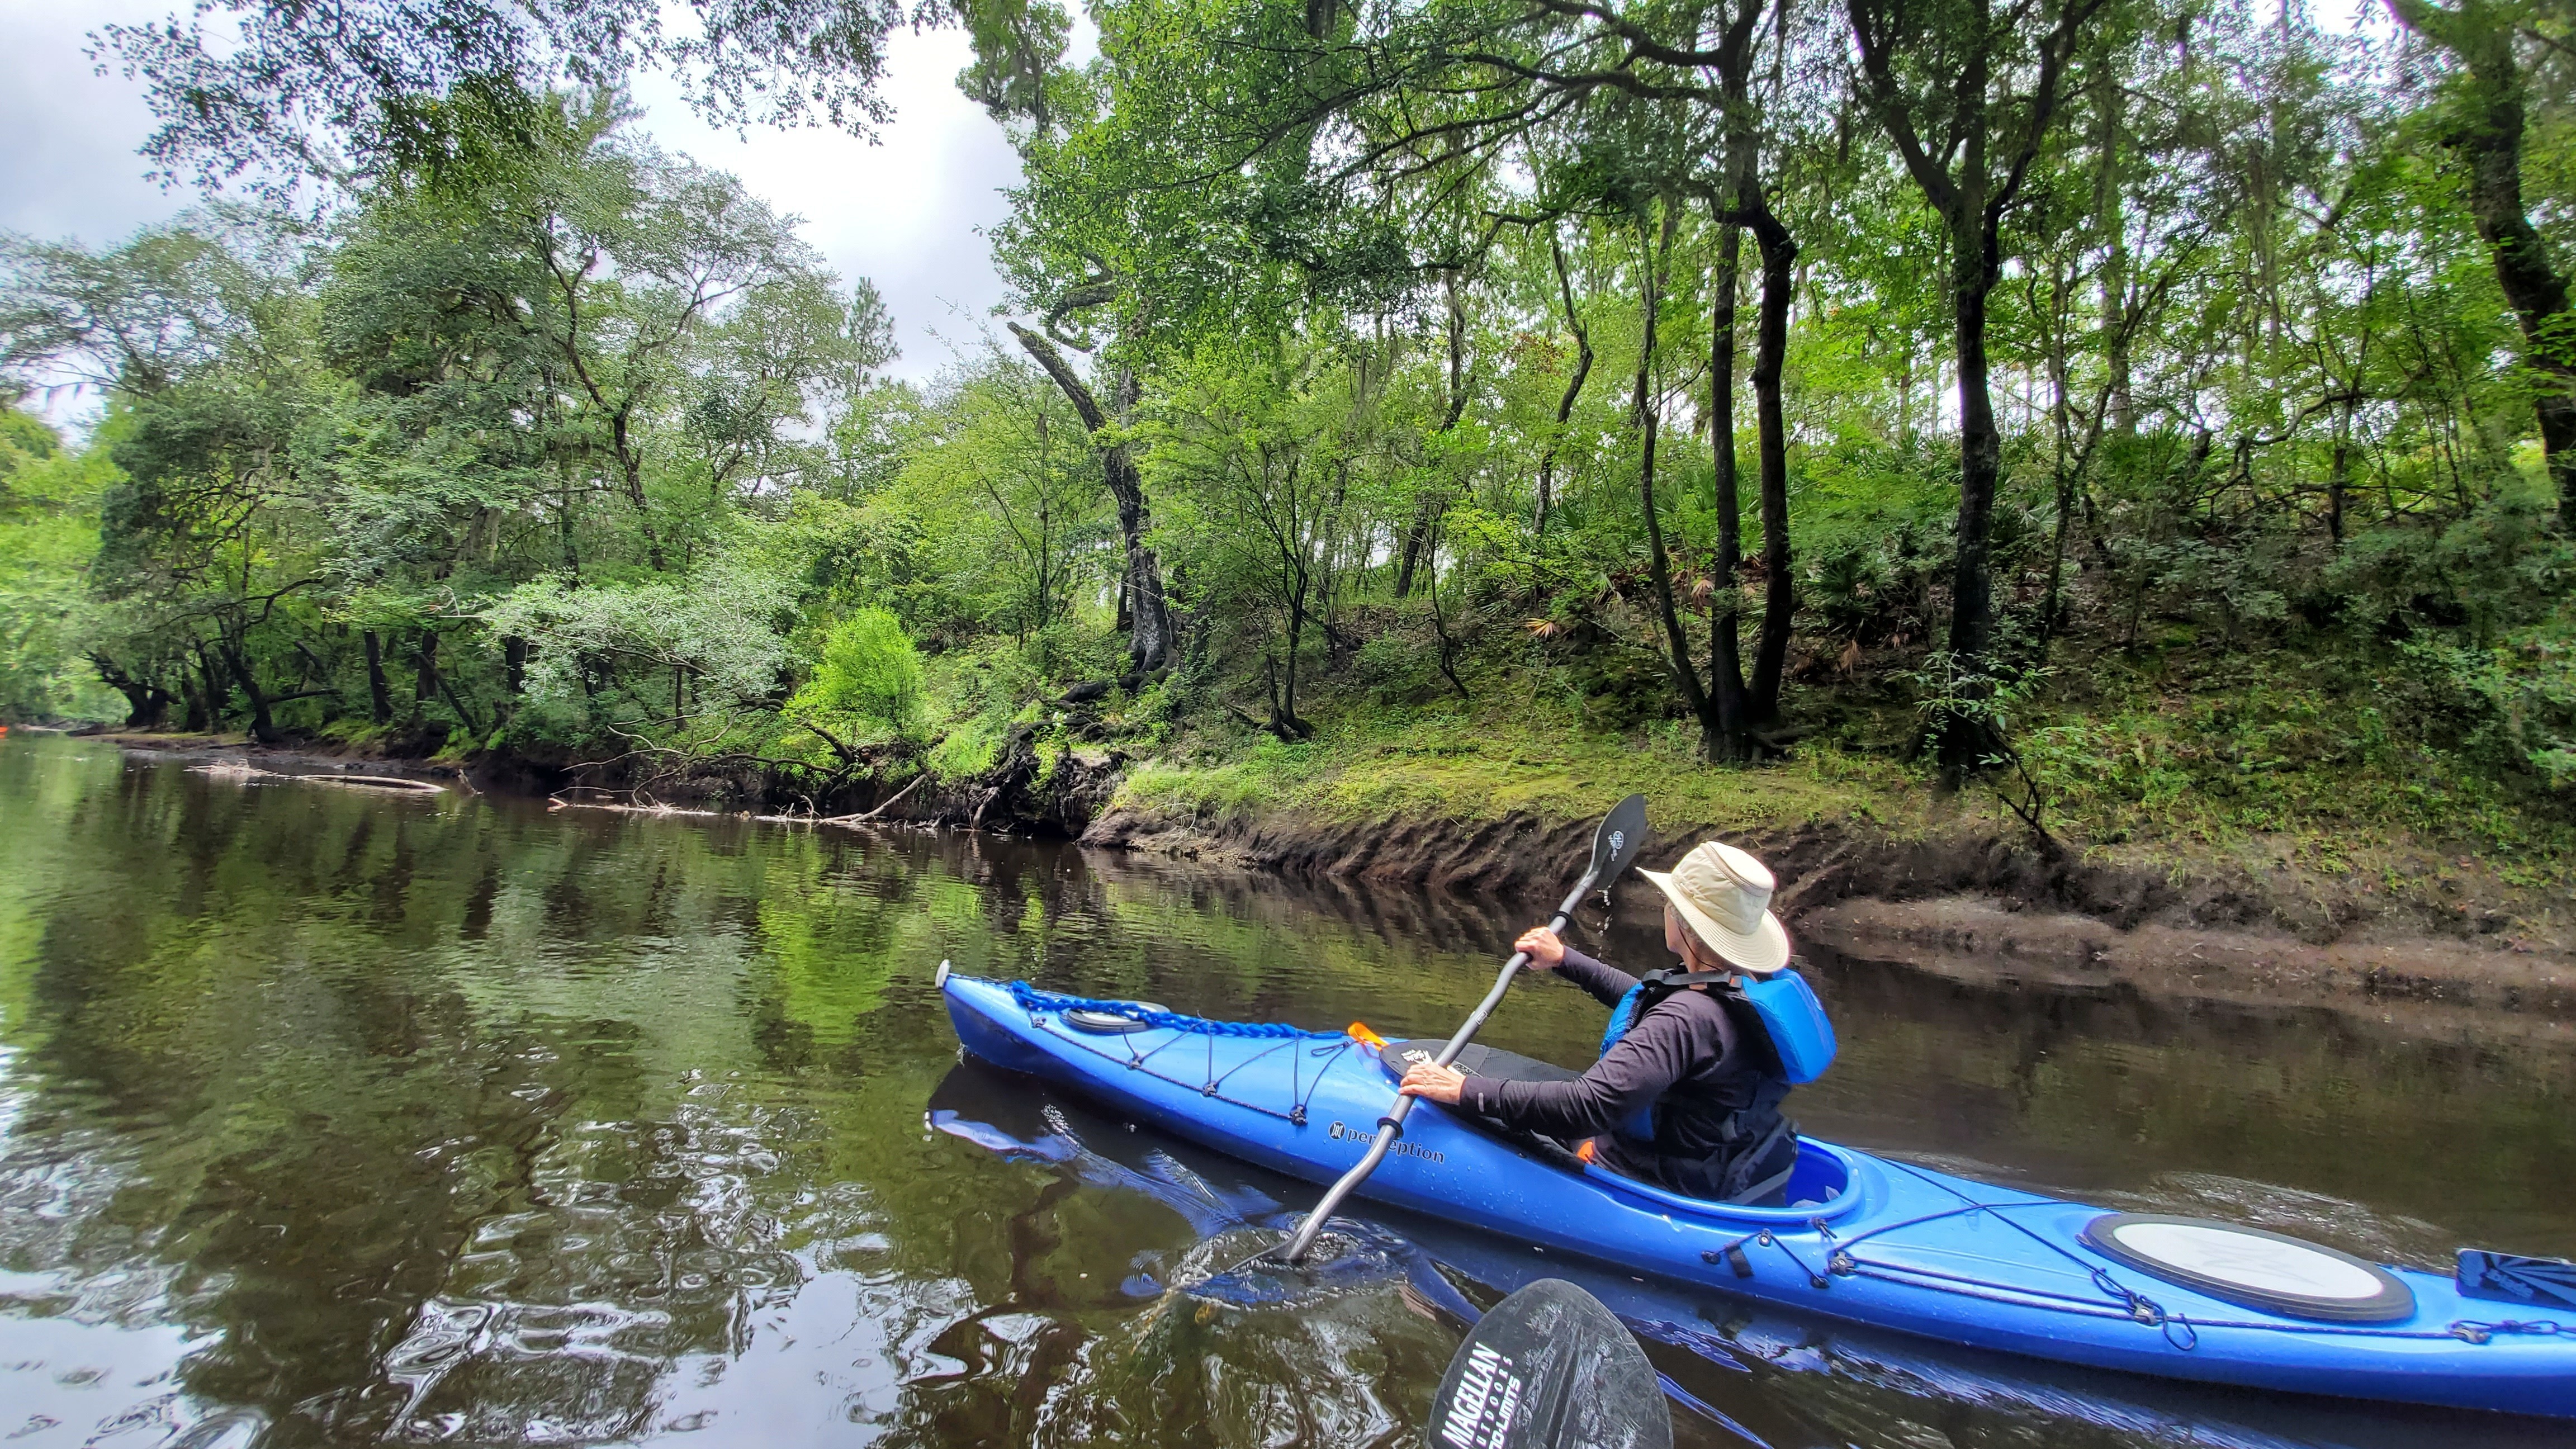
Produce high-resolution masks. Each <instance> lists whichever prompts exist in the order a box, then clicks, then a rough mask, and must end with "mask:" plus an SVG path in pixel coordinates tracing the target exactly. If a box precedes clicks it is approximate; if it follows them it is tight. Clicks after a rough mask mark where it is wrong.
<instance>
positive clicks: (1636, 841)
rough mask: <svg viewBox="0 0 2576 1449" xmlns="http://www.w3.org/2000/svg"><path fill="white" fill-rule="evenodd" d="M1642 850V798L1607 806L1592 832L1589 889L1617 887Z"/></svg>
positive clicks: (1643, 803) (1643, 806)
mask: <svg viewBox="0 0 2576 1449" xmlns="http://www.w3.org/2000/svg"><path fill="white" fill-rule="evenodd" d="M1645 848H1646V797H1645V796H1643V795H1631V796H1629V797H1628V798H1627V799H1625V800H1622V801H1620V802H1619V803H1618V804H1616V805H1613V806H1611V807H1610V813H1609V814H1607V815H1604V816H1602V817H1601V828H1600V829H1598V830H1595V831H1594V832H1592V888H1593V889H1594V890H1599V891H1606V890H1608V889H1610V887H1612V886H1614V885H1617V884H1618V883H1619V877H1621V876H1623V875H1626V874H1627V873H1628V866H1629V864H1630V862H1632V861H1634V860H1636V858H1637V854H1638V852H1640V851H1642V850H1644V849H1645Z"/></svg>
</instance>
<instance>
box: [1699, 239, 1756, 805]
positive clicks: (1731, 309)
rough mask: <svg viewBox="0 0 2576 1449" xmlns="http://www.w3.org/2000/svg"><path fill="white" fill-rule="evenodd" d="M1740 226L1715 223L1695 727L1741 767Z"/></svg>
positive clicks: (1715, 753)
mask: <svg viewBox="0 0 2576 1449" xmlns="http://www.w3.org/2000/svg"><path fill="white" fill-rule="evenodd" d="M1743 257H1744V229H1743V228H1742V227H1739V226H1737V225H1735V224H1733V223H1732V222H1730V223H1727V224H1726V225H1725V226H1723V227H1721V228H1720V230H1719V235H1718V242H1717V275H1716V276H1715V277H1714V278H1713V279H1712V282H1711V288H1712V290H1713V291H1714V292H1715V293H1716V296H1715V298H1714V299H1713V303H1712V305H1711V307H1710V309H1709V322H1708V434H1709V460H1710V462H1711V463H1712V464H1713V465H1714V467H1713V468H1712V470H1711V472H1710V482H1711V484H1712V488H1711V492H1712V494H1713V496H1712V498H1711V499H1710V506H1711V508H1712V509H1713V511H1714V512H1715V513H1716V514H1717V556H1716V558H1715V559H1713V560H1712V561H1711V563H1710V566H1709V577H1708V583H1709V595H1708V655H1709V658H1708V688H1709V694H1710V695H1711V698H1710V700H1709V709H1710V718H1709V719H1708V720H1707V721H1706V722H1705V724H1704V725H1703V726H1702V728H1701V730H1700V749H1701V751H1702V753H1704V754H1706V755H1707V756H1708V758H1709V759H1710V760H1712V761H1714V762H1717V763H1720V764H1730V765H1731V764H1740V763H1742V762H1743V761H1744V760H1745V759H1746V758H1748V757H1749V756H1750V755H1751V753H1752V749H1751V745H1752V742H1751V741H1750V740H1749V739H1747V738H1746V736H1745V732H1744V725H1745V718H1744V716H1745V709H1744V703H1745V701H1744V660H1743V657H1742V648H1743V643H1742V639H1741V636H1740V632H1739V626H1740V624H1741V622H1742V615H1743V598H1744V596H1743V593H1742V591H1741V590H1739V589H1738V588H1737V587H1736V581H1735V569H1736V564H1737V562H1738V561H1739V560H1741V559H1742V558H1743V557H1744V501H1743V499H1742V498H1741V497H1740V496H1739V495H1738V492H1737V479H1736V466H1735V293H1736V288H1737V283H1738V282H1739V280H1740V279H1741V272H1742V267H1743Z"/></svg>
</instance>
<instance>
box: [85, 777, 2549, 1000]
mask: <svg viewBox="0 0 2576 1449" xmlns="http://www.w3.org/2000/svg"><path fill="white" fill-rule="evenodd" d="M90 738H93V739H95V740H97V741H98V742H99V743H103V744H109V745H113V746H115V747H118V748H121V749H127V750H132V751H135V752H137V753H142V754H149V755H152V756H156V757H161V758H182V759H189V760H194V761H200V762H212V763H219V764H220V763H223V762H227V761H231V762H239V763H240V764H243V765H251V766H253V767H255V768H258V769H262V770H270V771H279V772H284V773H308V774H327V773H341V772H355V771H359V770H362V769H363V770H364V771H367V772H370V773H378V774H386V775H396V776H402V777H407V778H412V779H419V780H424V781H430V782H435V783H440V784H442V785H447V786H450V787H453V788H460V789H463V790H467V791H475V792H486V791H488V792H491V793H495V794H504V795H527V796H546V795H548V794H550V793H554V792H555V791H556V790H558V789H560V788H561V787H562V785H563V783H564V775H563V772H562V771H561V770H559V769H557V768H554V767H551V766H548V765H546V764H544V763H542V762H530V761H522V760H515V759H507V758H485V759H477V760H474V761H470V762H467V763H463V764H457V763H448V762H424V761H416V760H413V761H406V760H400V759H387V758H384V757H381V756H376V755H371V754H359V753H355V752H347V751H336V750H332V749H329V748H327V747H310V746H308V747H300V748H299V747H295V746H263V745H257V744H251V743H247V742H241V741H234V740H229V739H221V738H209V737H204V736H167V735H129V734H115V733H110V734H103V735H97V736H91V737H90ZM1126 764H1127V761H1126V759H1125V758H1124V757H1123V756H1121V755H1118V754H1116V753H1115V752H1111V751H1100V750H1095V751H1083V752H1077V753H1074V754H1067V755H1065V756H1063V757H1060V758H1059V759H1057V760H1055V761H1052V762H1046V761H1041V760H1039V759H1038V758H1036V757H1035V755H1034V753H1033V751H1031V750H1029V749H1028V748H1027V747H1026V745H1025V743H1024V742H1020V741H1016V740H1015V741H1014V742H1013V747H1012V748H1010V749H1007V750H1006V751H1005V752H1004V756H1003V758H1002V759H1001V760H1000V761H999V762H997V764H996V766H995V767H994V769H993V770H992V771H990V772H988V773H987V774H986V775H984V776H981V777H977V778H975V779H970V780H966V781H960V782H956V783H953V784H944V785H941V784H935V783H934V786H933V788H928V789H918V788H917V789H914V790H911V791H909V792H906V793H905V794H903V795H902V796H901V797H900V798H897V797H896V795H895V792H893V791H884V790H854V791H848V792H844V794H843V795H842V796H840V797H836V798H835V799H834V800H833V801H830V802H815V801H804V800H799V801H796V802H788V803H786V804H784V805H783V806H782V804H781V803H780V802H778V801H776V800H775V798H774V796H773V797H771V798H769V799H767V800H764V802H763V804H762V806H761V807H760V808H755V809H750V810H745V809H743V808H741V805H740V804H738V803H736V802H737V801H739V800H759V799H762V798H763V795H764V793H765V792H762V791H761V790H760V789H759V788H758V785H757V783H756V782H752V781H740V782H732V781H699V782H693V783H692V785H691V787H690V788H687V789H683V790H677V791H664V792H660V793H651V794H649V795H646V796H641V797H639V798H638V799H636V800H635V801H633V802H631V803H633V804H637V805H641V806H644V807H645V808H655V807H661V806H674V807H681V808H691V807H694V808H700V809H707V810H708V811H709V813H722V814H727V815H733V814H743V815H756V816H765V817H768V818H780V819H784V818H799V819H824V820H829V819H831V818H832V817H833V816H835V815H838V816H840V817H841V818H843V819H849V818H851V817H852V816H854V815H855V814H856V813H858V812H863V811H870V810H878V811H882V814H881V815H878V816H876V817H875V818H874V820H873V821H872V822H871V823H875V824H884V825H910V826H945V827H950V828H960V829H986V830H993V829H999V830H1007V831H1013V832H1019V833H1036V834H1044V835H1057V836H1063V837H1067V838H1072V839H1075V840H1078V841H1079V842H1080V843H1081V844H1082V845H1084V846H1085V847H1088V848H1090V849H1092V850H1096V851H1103V852H1117V853H1120V854H1124V855H1127V856H1128V857H1130V858H1131V859H1134V860H1135V861H1136V863H1137V864H1138V865H1146V866H1147V868H1149V869H1150V868H1152V867H1151V866H1150V865H1148V862H1151V861H1154V860H1156V859H1157V858H1160V859H1162V860H1167V861H1172V862H1198V863H1200V864H1201V865H1204V866H1214V867H1221V868H1232V869H1248V870H1256V871H1275V872H1283V873H1288V874H1293V875H1299V876H1304V877H1307V878H1310V879H1323V880H1330V881H1334V882H1337V883H1339V884H1341V885H1342V887H1343V888H1344V889H1346V890H1349V891H1351V892H1353V893H1354V894H1357V895H1363V896H1369V897H1376V898H1379V899H1386V898H1388V897H1389V894H1390V893H1391V892H1396V891H1401V892H1404V893H1406V894H1408V895H1410V896H1412V897H1413V898H1414V899H1415V900H1417V901H1427V900H1436V899H1438V898H1440V897H1452V898H1458V899H1460V900H1461V901H1462V902H1464V901H1470V900H1472V901H1476V902H1477V903H1479V904H1481V905H1485V906H1488V907H1500V908H1502V909H1505V910H1508V909H1509V908H1510V907H1511V906H1512V905H1516V904H1519V903H1522V902H1529V901H1538V900H1541V899H1549V900H1552V899H1553V898H1554V897H1555V896H1556V895H1557V894H1558V892H1559V891H1561V890H1562V889H1563V882H1564V879H1565V877H1566V876H1567V874H1568V872H1569V871H1570V869H1571V865H1570V864H1569V863H1570V862H1575V861H1578V860H1579V859H1580V857H1581V856H1582V854H1583V853H1584V852H1585V851H1586V850H1587V849H1588V847H1589V842H1590V837H1591V832H1592V822H1591V821H1588V820H1585V821H1552V820H1545V819H1539V818H1535V817H1530V816H1522V815H1515V816H1507V817H1504V818H1502V819H1500V820H1494V821H1487V822H1481V823H1474V824H1465V825H1462V824H1458V823H1454V822H1448V821H1439V820H1393V821H1377V822H1349V821H1319V820H1314V819H1310V818H1307V817H1304V816H1300V815H1297V814H1294V813H1287V812H1282V813H1275V814H1269V815H1260V816H1252V817H1229V818H1224V819H1202V818H1195V817H1190V816H1186V815H1179V814H1174V813H1169V812H1164V811H1158V810H1155V809H1151V808H1140V807H1136V806H1133V805H1129V804H1125V803H1123V802H1121V801H1119V800H1118V798H1117V787H1118V784H1119V781H1120V780H1121V779H1122V778H1123V776H1124V769H1125V766H1126ZM577 793H579V794H581V795H583V796H587V797H590V799H591V800H592V801H593V802H594V803H596V802H602V801H614V800H616V799H617V798H618V793H617V792H616V791H615V790H614V789H613V788H610V789H605V790H603V789H600V788H599V787H595V786H585V787H579V789H578V791H577ZM800 812H801V813H800ZM827 812H828V813H827ZM1703 833H1705V830H1704V827H1702V826H1700V825H1698V824H1697V823H1695V822H1690V821H1676V820H1658V821H1657V825H1656V839H1655V840H1654V841H1653V842H1652V843H1651V844H1650V845H1649V846H1648V848H1647V852H1646V855H1645V856H1644V857H1643V863H1644V864H1647V865H1649V866H1657V867H1660V866H1664V865H1668V864H1669V863H1670V862H1671V860H1672V859H1673V858H1674V857H1677V856H1678V855H1679V854H1680V853H1681V852H1682V851H1683V850H1685V849H1687V848H1688V847H1689V846H1690V845H1691V844H1692V843H1694V842H1695V841H1696V840H1698V839H1699V838H1701V836H1702V834H1703ZM1728 838H1729V839H1731V840H1733V841H1734V842H1735V843H1737V844H1740V845H1743V846H1744V847H1745V848H1747V849H1750V850H1752V851H1753V852H1754V853H1756V854H1757V855H1760V856H1761V857H1762V858H1763V859H1764V860H1765V861H1766V862H1767V863H1769V864H1770V866H1771V867H1772V869H1773V871H1774V873H1775V874H1776V875H1777V876H1778V877H1779V880H1780V892H1779V895H1778V896H1777V897H1776V898H1775V901H1774V909H1775V910H1777V911H1778V912H1779V914H1780V915H1781V916H1782V918H1783V919H1784V920H1785V921H1786V922H1787V923H1788V924H1789V926H1790V928H1791V930H1792V932H1793V934H1794V935H1796V936H1797V937H1798V938H1799V939H1801V940H1802V941H1811V942H1814V943H1816V944H1818V945H1821V946H1825V947H1827V948H1830V949H1831V950H1834V951H1836V952H1839V953H1841V954H1843V955H1846V956H1852V957H1859V958H1864V959H1871V960H1883V961H1885V960H1892V961H1902V962H1905V963H1908V964H1913V965H1917V966H1919V967H1921V968H1922V969H1924V970H1927V971H1932V972H1936V973H1939V974H1942V975H1946V976H1950V977H1953V978H1955V979H1958V980H1961V981H1963V982H1973V983H1978V984H1994V983H2007V984H2009V983H2016V982H2019V983H2028V984H2033V985H2050V986H2083V987H2092V988H2102V989H2111V990H2128V991H2137V992H2140V993H2144V994H2147V995H2151V996H2156V997H2162V998H2171V999H2176V1000H2209V1001H2223V1002H2236V1003H2241V1004H2247V1005H2255V1004H2262V1005H2276V1006H2277V1005H2301V1004H2308V1005H2319V1006H2326V1007H2330V1008H2332V1009H2335V1010H2338V1011H2345V1012H2353V1013H2356V1014H2364V1015H2377V1016H2381V1017H2384V1018H2386V1021H2387V1022H2388V1023H2389V1024H2392V1025H2402V1024H2403V1023H2401V1022H2400V1021H2399V1018H2400V1017H2401V1016H2403V1017H2404V1018H2406V1020H2407V1021H2408V1022H2413V1023H2415V1024H2417V1025H2418V1026H2420V1027H2421V1029H2422V1030H2423V1031H2424V1032H2425V1033H2427V1034H2448V1033H2450V1032H2451V1031H2453V1030H2455V1029H2465V1028H2466V1027H2467V1026H2468V1025H2469V1023H2470V1022H2472V1021H2474V1022H2475V1023H2476V1024H2477V1030H2478V1031H2480V1032H2482V1033H2488V1034H2492V1032H2494V1031H2495V1030H2497V1029H2498V1028H2499V1027H2503V1028H2505V1029H2507V1030H2509V1031H2510V1033H2511V1034H2513V1035H2516V1036H2524V1037H2533V1038H2537V1039H2540V1040H2547V1041H2556V1042H2564V1041H2570V1040H2576V1025H2571V1023H2576V940H2571V934H2576V933H2571V921H2570V911H2569V907H2568V903H2566V902H2564V901H2560V900H2556V899H2553V898H2550V897H2547V896H2546V895H2542V894H2539V893H2535V892H2530V891H2524V890H2518V889H2516V888H2515V887H2513V886H2512V885H2511V884H2510V883H2508V882H2505V881H2503V880H2501V879H2498V878H2496V877H2494V876H2493V875H2491V874H2489V873H2486V872H2484V871H2481V870H2480V869H2479V868H2478V866H2477V863H2476V862H2474V861H2470V860H2466V859H2461V858H2456V857H2449V856H2445V855H2443V854H2441V853H2438V852H2432V851H2422V850H2419V851H2415V852H2412V853H2411V855H2410V854H2407V853H2403V852H2400V853H2393V854H2383V855H2382V856H2381V857H2378V858H2375V859H2374V860H2373V861H2371V862H2370V865H2371V868H2370V869H2368V870H2364V869H2361V868H2358V867H2356V868H2354V869H2350V870H2347V871H2344V872H2342V873H2339V874H2329V873H2326V872H2321V871H2318V870H2315V869H2312V868H2304V867H2302V866H2300V865H2298V864H2296V863H2295V862H2293V861H2290V860H2288V859H2286V858H2276V859H2270V860H2266V859H2262V858H2260V856H2259V855H2256V856H2253V857H2248V856H2247V855H2245V854H2242V853H2240V854H2239V855H2237V856H2235V857H2222V856H2219V855H2216V854H2215V853H2212V854H2210V855H2208V856H2207V857H2205V858H2202V859H2194V860H2181V861H2177V860H2175V859H2171V858H2151V857H2147V856H2144V855H2133V856H2130V857H2127V858H2123V857H2121V856H2119V855H2114V854H2109V853H2102V852H2096V853H2093V854H2091V855H2088V856H2086V857H2082V858H2076V857H2061V858H2058V859H2050V858H2048V857H2047V856H2046V855H2044V854H2043V853H2042V852H2040V851H2038V850H2036V849H2034V848H2032V847H2031V845H2030V844H2029V843H2028V842H2027V841H2025V840H2020V839H2015V838H2012V837H2007V836H2002V835H1992V834H1972V833H1962V834H1957V835H1953V836H1949V837H1946V838H1945V837H1933V838H1921V837H1906V836H1900V835H1897V834H1894V833H1891V832H1888V831H1886V830H1883V829H1880V828H1878V827H1876V826H1873V825H1870V824H1868V823H1866V822H1859V821H1850V820H1814V821H1809V822H1806V823H1804V824H1800V825H1797V826H1795V827H1791V828H1787V829H1781V830H1772V831H1758V832H1749V833H1748V832H1742V831H1738V832H1734V833H1731V834H1730V835H1729V836H1728ZM2410 887H2412V888H2410ZM1618 910H1619V914H1620V916H1621V917H1622V918H1623V919H1625V918H1626V917H1628V916H1630V915H1631V914H1634V915H1636V916H1637V917H1638V920H1639V922H1645V921H1646V919H1647V918H1648V917H1650V916H1651V914H1652V909H1651V903H1650V902H1646V901H1645V900H1644V898H1643V897H1642V896H1641V895H1639V893H1636V892H1623V893H1622V898H1621V901H1620V903H1619V907H1618Z"/></svg>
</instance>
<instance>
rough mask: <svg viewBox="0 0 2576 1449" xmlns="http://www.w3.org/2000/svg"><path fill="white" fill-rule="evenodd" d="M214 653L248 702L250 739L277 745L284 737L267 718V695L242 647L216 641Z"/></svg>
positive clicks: (220, 640)
mask: <svg viewBox="0 0 2576 1449" xmlns="http://www.w3.org/2000/svg"><path fill="white" fill-rule="evenodd" d="M215 652H216V653H218V654H220V655H222V656H223V661H224V667H225V668H227V669H229V670H231V671H232V676H233V679H234V681H235V682H237V683H239V684H240V685H241V689H242V695H243V697H244V698H246V699H248V700H249V701H250V737H251V738H252V739H255V740H257V741H259V742H260V743H261V744H263V745H273V744H277V743H279V742H280V741H281V740H283V739H284V738H285V736H283V735H281V734H280V733H279V732H278V728H277V722H276V721H275V720H273V719H271V718H269V710H268V694H267V692H266V691H264V690H262V689H261V688H260V687H259V676H258V675H257V674H255V673H253V672H252V670H251V667H250V660H249V658H248V657H247V655H246V654H245V652H244V650H243V648H242V646H240V645H237V644H235V643H234V642H233V641H232V640H230V639H218V640H216V641H215Z"/></svg>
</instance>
